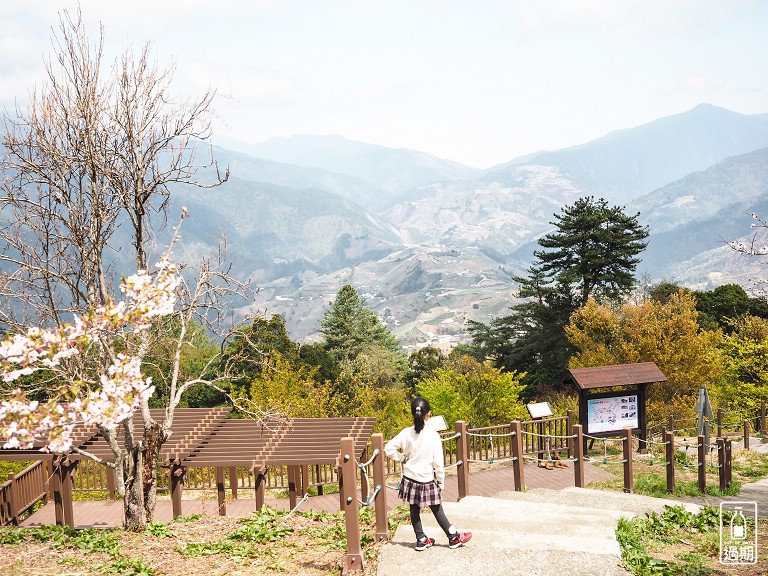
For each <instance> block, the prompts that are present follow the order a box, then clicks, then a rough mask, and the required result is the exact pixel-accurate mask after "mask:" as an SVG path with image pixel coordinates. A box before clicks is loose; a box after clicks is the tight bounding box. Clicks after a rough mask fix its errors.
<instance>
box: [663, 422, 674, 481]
mask: <svg viewBox="0 0 768 576" xmlns="http://www.w3.org/2000/svg"><path fill="white" fill-rule="evenodd" d="M664 448H665V450H664V455H665V456H664V460H665V462H666V463H667V492H668V493H670V494H671V493H672V492H674V491H675V434H674V432H667V433H666V435H665V437H664Z"/></svg>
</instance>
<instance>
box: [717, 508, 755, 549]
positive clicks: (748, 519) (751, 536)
mask: <svg viewBox="0 0 768 576" xmlns="http://www.w3.org/2000/svg"><path fill="white" fill-rule="evenodd" d="M720 564H757V502H720Z"/></svg>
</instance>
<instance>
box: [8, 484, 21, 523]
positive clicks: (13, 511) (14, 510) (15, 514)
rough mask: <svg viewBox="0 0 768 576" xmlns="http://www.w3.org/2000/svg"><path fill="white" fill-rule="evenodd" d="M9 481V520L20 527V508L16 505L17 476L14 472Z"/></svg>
mask: <svg viewBox="0 0 768 576" xmlns="http://www.w3.org/2000/svg"><path fill="white" fill-rule="evenodd" d="M8 481H9V482H10V483H11V485H10V486H8V518H9V519H10V521H11V522H13V524H14V525H16V526H18V525H19V507H18V505H17V504H16V474H14V473H13V472H9V473H8Z"/></svg>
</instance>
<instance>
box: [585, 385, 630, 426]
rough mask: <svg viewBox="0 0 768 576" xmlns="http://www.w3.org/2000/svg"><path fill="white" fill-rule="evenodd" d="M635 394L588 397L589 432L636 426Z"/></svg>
mask: <svg viewBox="0 0 768 576" xmlns="http://www.w3.org/2000/svg"><path fill="white" fill-rule="evenodd" d="M637 414H638V408H637V395H636V394H635V395H624V396H611V397H609V398H590V399H589V400H587V425H588V428H587V429H588V430H589V432H590V433H594V432H611V431H614V430H623V429H624V428H637V427H638V416H637Z"/></svg>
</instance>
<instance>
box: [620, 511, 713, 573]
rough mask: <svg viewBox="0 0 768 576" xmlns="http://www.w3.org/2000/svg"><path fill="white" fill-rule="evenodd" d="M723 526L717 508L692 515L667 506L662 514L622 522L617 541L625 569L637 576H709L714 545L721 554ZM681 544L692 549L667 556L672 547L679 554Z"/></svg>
mask: <svg viewBox="0 0 768 576" xmlns="http://www.w3.org/2000/svg"><path fill="white" fill-rule="evenodd" d="M719 526H720V517H719V511H718V510H716V509H714V508H710V507H706V508H703V509H702V510H701V512H700V513H699V514H692V513H691V512H688V511H686V509H685V508H684V507H683V506H665V507H664V512H663V513H662V514H657V513H655V512H654V513H653V514H651V515H649V516H648V517H647V518H644V519H643V518H635V519H632V520H628V519H626V518H621V519H620V520H619V526H618V528H617V529H616V539H617V540H618V541H619V545H620V546H621V558H622V561H623V562H624V566H625V567H626V568H627V570H629V571H630V572H631V573H632V574H634V575H636V576H650V575H660V576H705V575H708V574H713V573H714V572H713V569H712V568H711V567H710V564H711V563H712V561H713V560H714V559H713V558H712V557H711V556H710V554H711V552H712V544H713V542H714V543H715V550H716V553H718V554H719V548H718V546H719V533H718V528H719ZM683 536H684V538H683ZM681 542H684V543H685V544H686V545H687V546H688V547H689V548H691V549H690V550H686V551H684V552H674V553H672V554H671V555H670V554H669V553H667V554H664V550H665V549H666V548H668V547H672V548H673V549H678V550H679V546H680V543H681ZM652 551H653V552H656V554H652Z"/></svg>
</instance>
